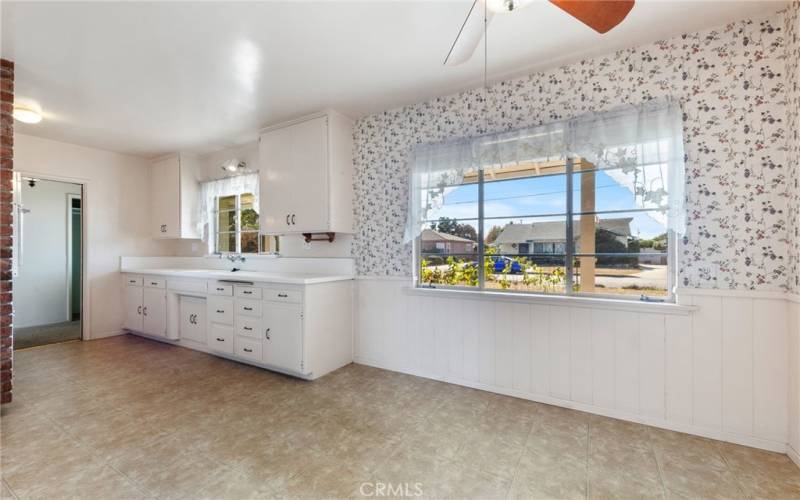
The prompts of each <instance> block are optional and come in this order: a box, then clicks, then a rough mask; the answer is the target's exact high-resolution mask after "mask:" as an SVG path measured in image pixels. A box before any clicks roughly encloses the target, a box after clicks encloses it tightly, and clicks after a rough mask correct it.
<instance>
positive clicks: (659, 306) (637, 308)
mask: <svg viewBox="0 0 800 500" xmlns="http://www.w3.org/2000/svg"><path fill="white" fill-rule="evenodd" d="M403 291H404V292H405V293H407V294H409V295H422V296H426V297H448V298H459V299H464V300H489V301H495V302H501V301H502V302H517V303H525V304H543V305H550V306H563V307H569V306H574V307H586V308H590V309H606V310H614V311H630V312H646V313H657V314H675V315H680V316H687V315H689V313H691V312H692V311H696V310H697V307H696V306H687V305H680V304H675V303H672V302H645V301H638V300H626V299H609V298H601V297H576V296H567V295H542V294H532V293H514V292H495V291H487V290H462V289H454V288H425V287H405V288H403Z"/></svg>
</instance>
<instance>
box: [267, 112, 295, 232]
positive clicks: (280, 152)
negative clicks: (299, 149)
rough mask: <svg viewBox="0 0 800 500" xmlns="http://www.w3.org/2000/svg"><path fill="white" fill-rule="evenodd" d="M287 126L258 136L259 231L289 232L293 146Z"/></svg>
mask: <svg viewBox="0 0 800 500" xmlns="http://www.w3.org/2000/svg"><path fill="white" fill-rule="evenodd" d="M291 135H292V133H291V129H290V128H289V127H286V128H281V129H277V130H272V131H270V132H267V133H266V134H264V135H262V136H261V141H260V142H259V145H258V154H259V160H260V165H259V166H260V168H261V174H260V182H261V186H260V187H261V189H260V191H261V202H260V204H261V213H260V214H259V223H260V224H261V232H262V233H284V232H287V231H289V225H290V223H291V218H290V216H289V214H290V213H291V210H292V196H293V193H291V191H290V190H291V189H292V178H293V177H294V175H296V173H294V172H292V147H291Z"/></svg>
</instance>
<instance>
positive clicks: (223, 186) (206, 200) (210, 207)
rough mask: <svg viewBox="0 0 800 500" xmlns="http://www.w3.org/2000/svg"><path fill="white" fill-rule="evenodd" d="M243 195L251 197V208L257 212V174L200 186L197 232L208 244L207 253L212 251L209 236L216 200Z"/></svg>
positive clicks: (234, 177) (215, 209)
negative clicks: (246, 194)
mask: <svg viewBox="0 0 800 500" xmlns="http://www.w3.org/2000/svg"><path fill="white" fill-rule="evenodd" d="M245 193H251V194H252V195H253V208H254V209H255V211H256V212H258V210H259V204H258V200H259V177H258V174H257V173H256V174H244V175H236V176H232V177H225V178H223V179H218V180H214V181H208V182H203V183H201V184H200V194H199V195H198V196H199V199H198V200H197V232H198V234H200V235H202V236H201V237H202V239H203V241H205V242H206V243H208V245H209V252H212V251H213V239H212V238H211V237H210V236H211V233H212V232H213V230H214V217H215V214H216V211H217V207H216V200H217V198H219V197H220V196H231V195H237V194H245Z"/></svg>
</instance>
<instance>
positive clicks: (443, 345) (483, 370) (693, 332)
mask: <svg viewBox="0 0 800 500" xmlns="http://www.w3.org/2000/svg"><path fill="white" fill-rule="evenodd" d="M410 285H411V280H410V279H391V278H365V279H359V280H358V305H359V307H358V318H357V332H356V342H355V352H356V360H357V362H359V363H363V364H368V365H372V366H377V367H381V368H386V369H390V370H395V371H400V372H405V373H410V374H414V375H419V376H423V377H428V378H433V379H438V380H443V381H447V382H451V383H455V384H460V385H465V386H470V387H476V388H480V389H486V390H489V391H494V392H498V393H502V394H509V395H512V396H517V397H521V398H526V399H531V400H534V401H541V402H544V403H550V404H555V405H559V406H564V407H568V408H576V409H579V410H584V411H589V412H593V413H598V414H602V415H609V416H613V417H617V418H622V419H626V420H631V421H636V422H643V423H647V424H650V425H655V426H657V427H664V428H669V429H675V430H679V431H683V432H690V433H693V434H697V435H702V436H707V437H712V438H717V439H723V440H727V441H732V442H736V443H741V444H747V445H751V446H756V447H759V448H764V449H769V450H774V451H781V452H783V451H786V443H787V440H788V435H787V427H788V421H787V418H788V417H787V416H788V408H789V403H790V401H789V387H788V384H789V380H790V377H789V364H788V363H789V356H787V350H788V349H789V347H790V343H791V342H795V345H796V343H797V340H796V339H795V338H793V337H791V338H790V335H789V334H788V331H787V321H786V318H787V312H788V309H789V307H790V303H789V302H788V301H786V300H785V299H784V298H783V297H781V296H775V297H773V296H772V295H770V294H758V293H752V294H748V293H746V292H739V293H735V294H732V293H727V294H725V293H722V294H721V295H718V296H715V295H712V294H710V293H704V294H698V295H682V296H681V299H680V300H681V303H682V304H686V305H695V306H697V310H696V311H694V312H691V313H689V314H687V315H679V314H660V313H654V312H632V311H623V310H605V309H601V308H588V307H583V306H558V305H542V304H529V303H517V302H508V301H492V300H488V299H480V300H477V299H471V298H453V297H451V296H448V297H445V296H442V297H430V296H429V295H418V294H414V293H409V292H408V290H406V289H407V288H408V287H409V286H410ZM792 307H795V306H792ZM795 336H796V328H795ZM795 352H797V349H795ZM795 366H797V365H796V364H794V365H793V367H795ZM791 402H792V403H793V404H797V402H796V401H795V399H792V400H791Z"/></svg>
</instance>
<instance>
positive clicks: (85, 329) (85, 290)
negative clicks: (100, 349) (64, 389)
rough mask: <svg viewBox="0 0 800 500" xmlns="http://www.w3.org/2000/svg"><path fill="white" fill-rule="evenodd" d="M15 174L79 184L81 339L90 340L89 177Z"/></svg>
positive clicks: (37, 173) (30, 172) (34, 172)
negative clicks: (87, 284)
mask: <svg viewBox="0 0 800 500" xmlns="http://www.w3.org/2000/svg"><path fill="white" fill-rule="evenodd" d="M14 173H15V174H19V175H20V176H25V177H33V178H36V179H40V180H43V181H56V182H66V183H69V184H78V185H80V186H81V340H90V339H91V338H92V330H91V327H90V326H89V321H88V319H89V318H91V314H90V312H91V300H90V298H91V297H90V293H89V287H88V286H86V283H88V282H89V273H88V268H89V262H90V257H91V254H90V253H89V245H87V244H86V243H87V241H88V240H89V238H88V236H89V231H88V228H89V224H88V222H89V217H90V216H89V213H88V211H87V210H86V206H87V204H88V203H87V200H88V199H89V179H84V178H81V177H67V176H60V175H52V174H48V173H42V172H36V171H35V170H14ZM17 227H18V226H17V225H16V223H15V224H14V231H15V232H16V230H17Z"/></svg>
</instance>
